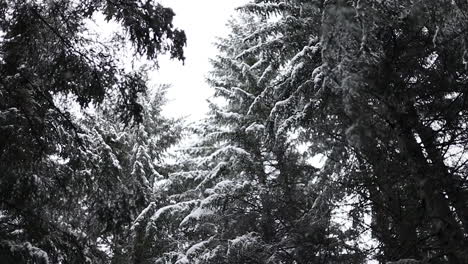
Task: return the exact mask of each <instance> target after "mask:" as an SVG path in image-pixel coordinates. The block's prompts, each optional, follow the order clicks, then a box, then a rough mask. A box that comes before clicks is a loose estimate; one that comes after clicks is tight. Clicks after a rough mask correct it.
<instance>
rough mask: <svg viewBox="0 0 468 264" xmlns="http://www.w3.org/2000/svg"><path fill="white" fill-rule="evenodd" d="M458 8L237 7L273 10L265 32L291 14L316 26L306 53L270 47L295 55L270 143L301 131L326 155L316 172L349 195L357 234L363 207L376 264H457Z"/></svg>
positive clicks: (440, 4)
mask: <svg viewBox="0 0 468 264" xmlns="http://www.w3.org/2000/svg"><path fill="white" fill-rule="evenodd" d="M466 8H467V6H466V4H463V3H461V1H424V2H413V1H311V2H305V1H285V2H283V1H255V4H249V5H247V6H246V7H244V8H243V9H244V10H245V11H247V12H253V13H255V14H259V15H261V16H265V15H268V14H275V12H276V14H279V15H277V18H278V21H279V22H278V21H276V22H275V23H282V24H288V23H290V22H289V21H293V20H292V19H291V18H290V17H291V14H292V16H299V17H301V16H303V17H302V19H301V21H304V23H303V25H307V21H314V22H313V25H315V27H309V28H305V30H303V31H302V33H301V34H302V36H303V37H305V36H309V37H310V38H311V39H315V40H316V44H314V45H313V46H311V45H306V44H305V43H302V44H300V46H302V48H298V49H294V48H295V47H297V45H298V44H299V43H298V42H294V43H293V44H291V43H288V42H282V43H281V46H280V47H277V49H280V50H295V51H296V52H297V55H298V56H297V57H296V58H297V59H292V60H290V61H289V64H290V67H289V69H286V70H285V71H284V72H283V76H284V77H283V81H282V82H280V83H278V84H277V85H275V86H274V90H275V91H276V92H277V93H278V94H282V95H284V99H283V100H281V101H278V103H276V105H277V106H278V107H276V108H277V109H278V111H272V113H271V114H272V115H271V117H270V119H271V120H274V123H273V124H274V125H273V128H274V129H272V132H271V133H270V134H271V135H272V136H271V137H273V138H274V137H277V136H278V135H280V134H281V131H283V127H284V126H297V127H302V128H304V129H305V130H304V131H305V133H302V135H301V138H304V139H306V140H310V141H311V146H312V148H311V149H310V150H311V151H313V152H315V153H317V154H325V155H327V157H328V159H327V162H326V164H325V167H324V169H325V170H328V171H329V172H330V173H332V174H334V175H335V178H336V179H337V183H338V184H341V185H342V186H343V187H344V188H343V190H344V191H345V192H346V194H348V195H349V196H352V197H355V199H354V201H356V202H355V204H354V206H353V207H354V210H352V212H353V215H354V218H355V219H354V220H355V221H357V222H361V225H362V224H363V222H364V221H363V218H364V215H365V214H366V210H367V208H366V206H362V205H363V204H369V205H370V206H371V214H372V224H371V226H370V228H371V229H372V232H373V234H374V237H375V239H376V240H377V241H378V242H379V251H378V259H379V260H380V261H382V262H383V263H385V262H386V261H397V260H404V259H406V260H407V262H411V261H412V262H415V263H419V262H422V263H426V262H428V263H465V262H466V261H467V259H466V257H467V250H466V248H467V247H466V230H468V227H467V226H466V214H467V212H468V210H467V206H468V203H467V199H466V192H467V188H466V187H467V186H466V181H465V180H464V179H465V178H466V152H465V142H466V140H465V139H466V129H465V127H466V119H465V116H466V104H465V103H464V102H465V101H466V100H465V97H466V88H465V86H466V84H465V81H466V76H465V75H466V67H465V64H466V62H465V59H464V58H465V57H466V56H465V53H466V52H465V49H466V30H465V28H466V19H464V17H465V15H466V12H467V11H468V10H467V9H466ZM295 13H296V14H298V15H294V14H295ZM283 29H284V31H283V32H282V34H283V35H285V36H292V35H294V32H295V31H293V30H287V27H283ZM277 35H278V33H275V34H270V39H274V38H277ZM308 51H315V52H312V53H309V52H308ZM314 54H315V55H314ZM304 55H305V56H304ZM403 262H404V261H403Z"/></svg>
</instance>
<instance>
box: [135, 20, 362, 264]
mask: <svg viewBox="0 0 468 264" xmlns="http://www.w3.org/2000/svg"><path fill="white" fill-rule="evenodd" d="M230 26H231V28H232V33H231V34H230V35H229V36H228V37H227V38H225V39H222V40H220V42H219V50H220V55H219V56H218V57H217V58H216V59H214V60H213V67H214V69H213V71H212V73H211V77H210V78H209V82H210V84H211V85H212V86H213V87H214V88H215V89H216V98H215V99H214V101H216V102H217V103H212V104H211V115H210V117H209V118H208V119H206V120H205V121H204V122H203V123H202V124H200V125H199V126H197V127H196V129H195V130H196V132H197V134H198V136H199V137H200V141H199V142H198V143H197V144H195V146H192V147H190V148H188V149H187V152H188V158H187V159H185V163H184V165H183V168H182V170H181V171H179V172H177V173H173V174H171V175H169V177H168V178H167V179H165V180H163V181H160V182H156V184H155V188H154V192H155V195H156V196H157V197H158V199H156V200H155V202H154V203H153V204H151V205H150V206H149V207H148V208H147V209H145V210H144V211H143V212H142V214H141V215H140V216H139V217H138V219H137V220H136V221H135V223H134V227H133V228H134V230H135V241H136V244H135V252H134V255H135V259H134V261H135V263H179V264H182V263H316V262H321V263H360V261H361V260H362V259H361V255H359V254H357V252H356V251H355V248H353V247H352V246H348V245H346V244H345V241H346V239H344V237H346V236H345V234H344V233H342V232H341V231H340V229H339V228H338V227H337V226H336V223H335V224H334V223H332V221H331V210H332V209H333V203H332V199H331V198H332V197H333V195H332V194H331V193H330V189H328V188H326V186H324V185H317V184H315V181H316V180H317V169H316V168H315V167H313V166H312V165H310V164H309V163H308V162H307V157H306V156H302V155H300V154H299V152H298V150H297V145H296V143H295V142H293V141H290V140H288V137H286V136H284V137H281V138H277V139H276V140H275V142H270V141H269V139H268V137H265V134H266V133H265V127H267V126H268V123H269V122H271V121H270V120H268V118H269V116H270V112H271V111H272V108H273V107H274V104H273V102H274V100H275V97H274V96H275V94H274V91H272V90H271V85H272V84H273V83H275V82H277V81H278V80H277V77H278V76H281V75H280V70H281V61H282V60H283V59H284V58H281V57H278V56H276V51H274V50H273V49H270V48H269V47H264V46H262V44H263V43H265V42H269V41H270V39H269V38H268V37H265V36H266V35H265V34H263V33H261V32H263V31H269V30H270V29H267V28H266V27H269V26H270V24H269V22H267V20H266V19H264V18H258V17H255V16H250V15H245V16H242V17H241V18H239V19H238V20H237V21H233V22H231V24H230ZM254 35H255V37H254ZM258 98H260V99H258ZM256 100H257V101H256ZM290 132H292V131H285V132H284V133H285V134H288V133H290Z"/></svg>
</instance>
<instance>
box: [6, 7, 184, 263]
mask: <svg viewBox="0 0 468 264" xmlns="http://www.w3.org/2000/svg"><path fill="white" fill-rule="evenodd" d="M98 13H103V14H104V15H105V16H106V19H107V20H112V21H116V22H117V23H120V24H121V25H122V27H123V29H124V30H125V31H126V32H127V33H128V40H126V39H127V38H125V37H123V38H120V40H119V41H122V43H123V42H125V41H129V42H130V43H132V44H133V46H134V47H135V53H136V54H141V55H143V56H145V57H147V58H148V59H156V58H157V56H158V54H161V53H166V52H168V53H170V54H171V56H172V57H173V58H177V59H181V60H183V59H184V57H183V53H182V48H183V46H184V45H185V35H184V33H183V32H182V31H179V30H178V29H175V28H174V27H173V25H172V17H173V16H174V13H173V12H172V10H170V9H168V8H164V7H162V6H161V5H153V4H151V2H150V1H148V2H146V3H144V4H142V3H140V2H139V1H23V0H15V1H1V2H0V32H1V37H0V226H1V228H0V240H1V241H0V242H1V243H2V247H1V254H2V259H3V257H5V259H8V258H10V257H11V258H12V261H13V259H15V261H17V262H18V263H21V261H23V262H24V261H26V262H27V261H29V260H28V259H27V252H28V250H29V249H31V250H29V251H31V252H33V251H35V252H45V253H46V254H47V255H48V258H49V261H51V262H52V263H57V262H59V261H61V262H62V263H87V262H92V263H99V262H105V261H106V259H108V256H107V253H105V252H104V251H103V250H100V249H99V248H100V247H102V246H103V245H104V246H109V245H110V247H111V249H110V250H111V251H114V248H112V247H113V246H114V245H115V243H114V242H109V241H107V239H108V238H109V237H110V238H111V240H112V239H114V240H115V241H118V240H119V239H120V237H119V236H123V235H124V233H125V229H126V228H128V226H129V223H130V222H131V221H132V219H133V218H134V216H135V212H139V211H140V210H141V209H142V208H144V205H146V200H147V199H149V198H148V196H147V195H144V194H142V193H138V192H143V191H144V190H145V188H146V189H147V188H150V187H148V186H143V185H138V184H142V183H141V179H137V178H136V176H135V177H133V176H130V174H128V170H129V169H128V167H124V166H120V167H119V166H117V165H116V164H118V163H116V162H115V161H121V162H123V161H124V160H126V159H128V158H127V157H126V156H125V155H123V154H121V155H120V156H118V155H117V154H116V153H121V152H122V151H124V150H119V148H123V147H125V148H131V147H130V146H129V145H128V144H133V143H132V142H120V144H121V145H112V144H113V141H112V140H111V139H110V138H108V137H106V136H103V134H105V133H104V132H102V131H100V129H96V128H95V126H99V123H93V122H91V121H90V122H91V123H87V122H82V121H79V120H77V119H76V118H74V117H73V114H72V113H73V112H75V113H76V112H78V109H77V110H70V109H73V108H74V107H75V106H73V105H69V106H68V105H66V104H67V103H70V102H77V104H78V106H76V107H75V108H79V107H81V108H82V109H84V108H86V107H89V106H99V105H102V104H103V103H105V104H107V105H109V106H112V107H106V108H107V109H109V111H108V112H107V113H106V114H105V117H103V118H104V119H107V120H112V123H111V124H113V125H115V126H116V127H117V128H116V130H115V131H116V133H117V132H119V133H123V131H126V133H130V134H131V133H137V132H130V130H125V128H124V127H125V126H126V125H132V126H134V125H136V126H139V125H140V124H145V125H146V126H147V128H146V129H152V130H154V132H159V131H164V132H165V131H166V130H167V126H170V124H171V122H170V121H168V120H157V121H154V122H156V124H155V123H154V122H153V123H151V122H150V123H151V124H153V127H152V128H151V126H150V125H148V124H147V123H145V122H149V120H146V121H145V119H144V116H145V115H147V116H148V117H149V118H150V120H151V119H152V118H158V116H159V110H157V109H159V108H158V107H156V106H154V107H152V108H149V109H154V111H155V112H154V113H151V114H154V115H155V116H154V117H153V116H150V114H148V113H147V114H145V109H144V107H143V105H142V96H143V95H145V94H146V92H147V90H148V87H147V84H146V77H145V74H144V73H143V72H134V73H128V72H126V71H125V70H124V68H123V66H124V65H122V63H121V62H120V59H119V58H118V57H115V56H114V51H113V49H114V48H113V46H116V45H121V44H122V43H120V42H117V41H115V42H114V43H110V45H111V46H109V47H106V46H105V45H102V43H100V42H99V41H98V40H96V39H93V38H92V37H91V36H90V35H87V33H88V29H87V28H86V25H87V24H86V20H88V19H91V18H92V17H93V16H94V15H95V14H98ZM65 97H68V98H72V99H71V100H68V101H65V103H59V101H58V100H59V99H60V98H65ZM152 103H153V101H151V104H152ZM157 103H159V101H158V100H156V104H157ZM151 111H153V110H151ZM114 116H120V118H115V117H114ZM108 122H110V121H108ZM103 126H104V124H103ZM158 126H163V127H165V128H164V129H162V130H160V129H159V128H158ZM107 128H109V126H108V125H106V127H102V128H101V129H102V130H106V129H107ZM160 135H161V136H162V138H163V139H161V140H162V141H155V142H156V143H154V144H159V143H161V145H157V147H156V149H153V150H152V151H153V152H158V153H159V154H157V155H155V154H154V153H153V154H152V155H153V156H152V158H151V159H156V158H157V157H158V155H161V154H160V153H162V152H163V151H164V150H165V149H166V148H167V147H169V146H170V145H171V144H172V142H173V141H174V140H175V139H176V138H177V134H176V133H174V135H172V136H168V135H167V134H166V135H164V136H163V134H160ZM115 137H116V136H115ZM148 137H150V136H148ZM118 141H119V140H117V139H116V142H118ZM151 144H153V143H151ZM129 152H131V151H129ZM151 163H152V162H151ZM127 165H128V166H130V165H129V164H125V166H127ZM142 166H143V167H147V166H148V164H144V165H142ZM126 170H127V171H126ZM148 177H149V178H152V177H154V175H153V176H149V175H148ZM135 184H137V185H135ZM134 195H135V196H136V197H134ZM137 197H139V198H137ZM101 244H102V245H101ZM31 252H30V253H31ZM10 253H11V256H9V257H8V254H10ZM45 253H44V255H45ZM31 254H32V255H31V256H32V257H34V254H33V253H31ZM41 254H42V253H41ZM47 255H45V256H47ZM20 259H21V261H20Z"/></svg>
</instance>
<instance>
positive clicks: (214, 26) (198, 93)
mask: <svg viewBox="0 0 468 264" xmlns="http://www.w3.org/2000/svg"><path fill="white" fill-rule="evenodd" d="M160 2H161V3H162V4H163V5H165V6H167V7H171V8H172V9H173V10H174V12H175V13H176V17H175V18H174V25H175V26H176V27H178V28H181V29H183V30H185V34H186V35H187V47H186V49H185V56H186V58H187V59H186V61H185V65H182V63H181V62H179V61H171V60H169V59H168V58H167V57H161V58H160V61H159V65H160V69H159V71H158V72H156V73H155V74H154V75H153V76H151V77H152V81H153V82H154V83H167V84H171V85H172V87H171V88H170V89H169V91H168V99H169V103H168V105H167V106H166V107H165V109H164V114H166V115H168V116H171V117H182V116H186V117H187V118H188V119H189V120H192V121H193V120H196V119H199V118H201V117H203V115H204V113H206V111H207V110H208V104H207V103H206V99H207V98H208V97H210V96H211V95H212V93H213V90H212V89H211V88H210V87H208V85H207V84H206V83H205V76H206V75H207V73H208V71H209V69H210V64H209V58H213V57H214V56H215V55H216V54H217V51H216V48H215V47H214V46H213V43H214V42H215V41H216V37H219V36H225V35H226V34H227V33H228V32H229V31H228V28H227V27H226V23H227V21H228V20H229V18H230V16H231V15H233V14H234V13H235V10H234V9H235V7H238V6H241V5H242V4H243V3H246V2H247V0H198V1H194V0H161V1H160Z"/></svg>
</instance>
